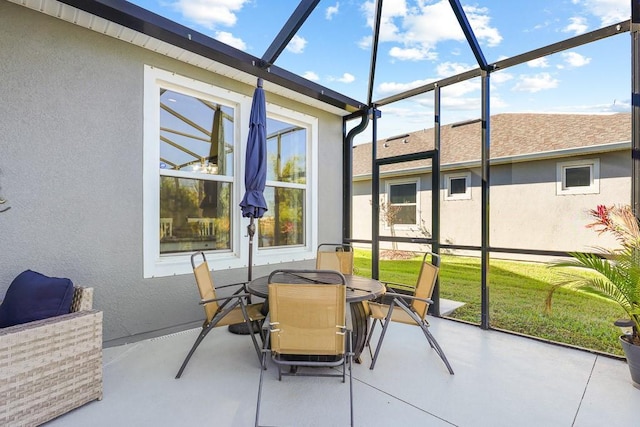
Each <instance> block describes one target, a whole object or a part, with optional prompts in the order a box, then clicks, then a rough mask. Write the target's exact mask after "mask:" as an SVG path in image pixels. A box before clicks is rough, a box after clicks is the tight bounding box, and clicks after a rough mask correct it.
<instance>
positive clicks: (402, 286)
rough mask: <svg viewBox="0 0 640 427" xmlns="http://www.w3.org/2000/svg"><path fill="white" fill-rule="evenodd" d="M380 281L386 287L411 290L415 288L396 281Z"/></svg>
mask: <svg viewBox="0 0 640 427" xmlns="http://www.w3.org/2000/svg"><path fill="white" fill-rule="evenodd" d="M382 283H383V284H384V286H385V287H386V288H388V289H395V290H402V291H410V292H413V291H414V290H415V288H416V287H415V286H412V285H407V284H406V283H396V282H382Z"/></svg>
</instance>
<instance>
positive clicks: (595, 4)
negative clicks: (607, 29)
mask: <svg viewBox="0 0 640 427" xmlns="http://www.w3.org/2000/svg"><path fill="white" fill-rule="evenodd" d="M581 4H582V5H583V6H584V9H585V11H586V12H588V13H590V14H592V15H594V16H596V17H598V18H600V23H601V25H603V26H605V25H611V24H615V23H616V22H620V21H624V20H627V19H629V18H630V17H631V8H630V3H629V0H583V1H581Z"/></svg>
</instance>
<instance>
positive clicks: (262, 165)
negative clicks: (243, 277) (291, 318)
mask: <svg viewBox="0 0 640 427" xmlns="http://www.w3.org/2000/svg"><path fill="white" fill-rule="evenodd" d="M266 182H267V106H266V102H265V97H264V90H263V89H262V79H260V78H259V79H258V85H257V87H256V90H255V92H254V94H253V102H252V104H251V116H250V118H249V137H248V138H247V155H246V159H245V171H244V185H245V193H244V197H243V198H242V202H241V203H240V207H241V208H242V216H244V217H248V218H251V220H250V222H249V226H248V227H247V232H248V234H249V274H248V275H249V277H248V279H249V280H251V269H252V266H253V236H254V234H255V231H256V227H255V224H254V220H255V218H262V216H263V215H264V213H265V212H266V211H267V202H266V201H265V199H264V187H265V184H266Z"/></svg>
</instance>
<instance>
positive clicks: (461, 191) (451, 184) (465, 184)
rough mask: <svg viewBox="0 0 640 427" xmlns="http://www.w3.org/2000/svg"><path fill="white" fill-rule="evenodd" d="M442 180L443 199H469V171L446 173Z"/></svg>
mask: <svg viewBox="0 0 640 427" xmlns="http://www.w3.org/2000/svg"><path fill="white" fill-rule="evenodd" d="M444 182H445V196H444V199H445V200H469V199H471V172H462V173H451V174H446V175H445V176H444Z"/></svg>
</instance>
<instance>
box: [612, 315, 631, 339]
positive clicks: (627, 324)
mask: <svg viewBox="0 0 640 427" xmlns="http://www.w3.org/2000/svg"><path fill="white" fill-rule="evenodd" d="M613 324H614V325H616V326H617V327H619V328H620V330H621V331H622V333H623V334H624V335H632V334H633V320H631V319H618V320H616V321H615V322H613Z"/></svg>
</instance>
